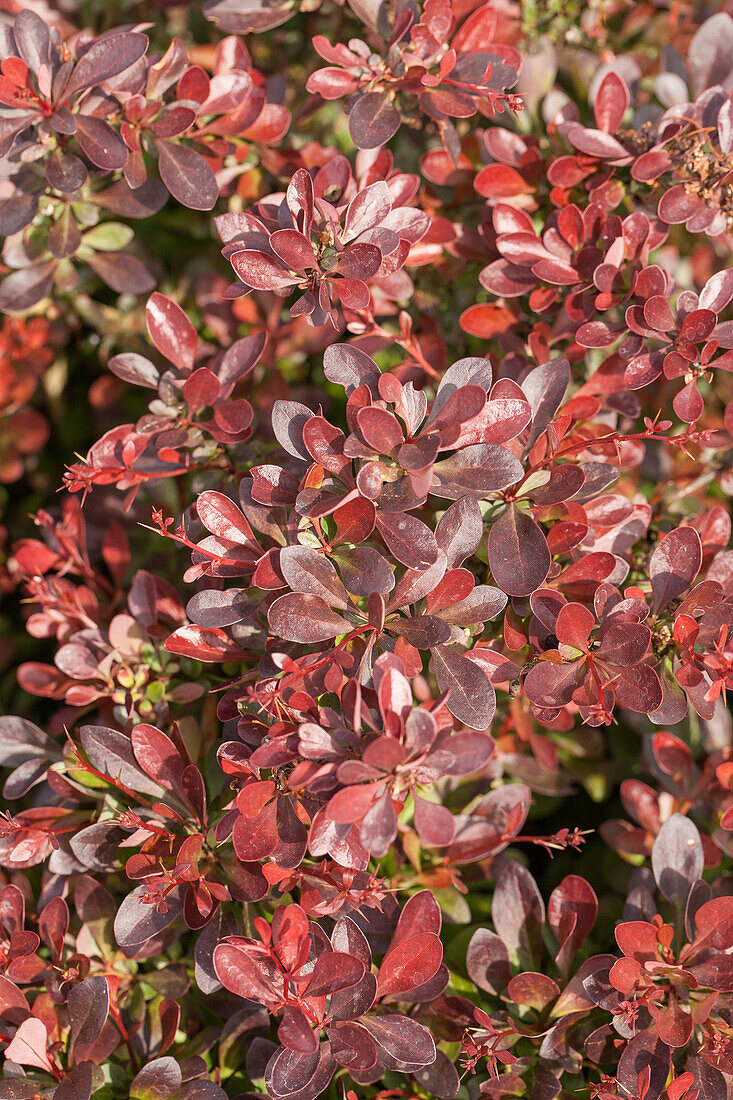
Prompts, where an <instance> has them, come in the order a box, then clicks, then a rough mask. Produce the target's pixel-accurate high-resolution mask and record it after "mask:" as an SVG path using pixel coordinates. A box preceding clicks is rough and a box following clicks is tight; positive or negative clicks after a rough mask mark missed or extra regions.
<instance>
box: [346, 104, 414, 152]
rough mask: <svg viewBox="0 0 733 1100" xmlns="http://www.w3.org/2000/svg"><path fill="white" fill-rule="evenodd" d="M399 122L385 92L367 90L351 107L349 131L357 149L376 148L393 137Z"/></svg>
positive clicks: (398, 114) (397, 113) (398, 116)
mask: <svg viewBox="0 0 733 1100" xmlns="http://www.w3.org/2000/svg"><path fill="white" fill-rule="evenodd" d="M401 122H402V119H401V118H400V113H399V111H397V110H396V109H395V107H393V106H392V103H391V101H390V99H389V97H388V96H387V94H386V93H385V92H367V93H366V95H362V96H360V97H359V99H357V101H356V103H355V104H354V106H353V107H352V109H351V112H350V114H349V133H350V134H351V140H352V141H353V142H354V145H356V147H357V148H358V149H376V148H378V147H379V146H380V145H385V144H386V142H388V141H389V139H390V138H391V137H394V135H395V134H396V133H397V131H398V130H399V128H400V123H401Z"/></svg>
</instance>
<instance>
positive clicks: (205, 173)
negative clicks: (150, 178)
mask: <svg viewBox="0 0 733 1100" xmlns="http://www.w3.org/2000/svg"><path fill="white" fill-rule="evenodd" d="M158 171H159V172H160V178H161V179H162V181H163V183H164V184H165V186H166V187H167V188H168V190H169V191H170V193H171V195H172V196H173V198H174V199H177V200H178V202H180V203H181V205H182V206H187V207H188V208H189V209H190V210H213V208H214V206H215V205H216V200H217V199H218V197H219V187H218V185H217V182H216V178H215V176H214V173H213V171H212V170H211V167H210V165H209V163H208V161H206V160H204V158H203V157H202V156H201V155H200V154H199V153H197V152H196V151H195V150H194V149H189V148H188V146H187V145H178V144H176V143H175V142H173V141H161V142H159V143H158Z"/></svg>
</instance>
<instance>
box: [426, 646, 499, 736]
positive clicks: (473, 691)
mask: <svg viewBox="0 0 733 1100" xmlns="http://www.w3.org/2000/svg"><path fill="white" fill-rule="evenodd" d="M432 664H433V670H434V672H435V677H436V679H437V681H438V687H439V688H440V690H441V691H447V692H449V695H448V699H447V701H446V706H447V707H448V709H449V711H450V712H451V714H453V715H455V717H456V718H457V719H458V720H459V721H460V722H463V724H464V725H466V726H470V728H471V729H476V730H485V729H488V727H489V726H490V725H491V722H492V719H493V717H494V711H495V710H496V698H495V696H494V689H493V687H492V686H491V683H490V681H489V678H488V677H487V675H486V673H485V672H484V671H483V669H482V668H479V666H478V665H476V664H474V663H473V661H469V660H468V658H467V657H464V655H463V654H462V653H461V652H460V651H459V650H457V649H454V648H452V647H450V646H445V645H439V646H437V647H436V648H435V649H434V650H433V654H432Z"/></svg>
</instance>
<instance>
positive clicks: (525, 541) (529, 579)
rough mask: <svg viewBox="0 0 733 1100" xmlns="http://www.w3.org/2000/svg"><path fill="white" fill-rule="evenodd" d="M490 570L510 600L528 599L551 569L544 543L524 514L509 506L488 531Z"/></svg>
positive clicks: (533, 524)
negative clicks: (510, 597)
mask: <svg viewBox="0 0 733 1100" xmlns="http://www.w3.org/2000/svg"><path fill="white" fill-rule="evenodd" d="M488 551H489V566H490V568H491V572H492V574H493V577H494V580H495V581H496V583H497V584H498V585H499V588H501V589H502V590H503V591H504V592H506V593H507V594H508V595H509V596H530V595H531V594H532V593H533V592H534V591H536V589H538V588H539V587H540V585H541V584H543V582H544V580H545V578H546V576H547V574H548V572H549V569H550V563H551V558H550V551H549V549H548V546H547V540H546V539H545V536H544V535H543V534H542V531H541V530H540V528H539V527H538V526H537V524H536V523H535V521H534V520H533V519H532V517H531V516H529V515H528V514H527V513H526V512H523V511H521V510H520V509H519V508H517V507H515V506H513V505H512V506H510V507H509V508H507V510H506V511H505V512H504V513H503V515H501V516H500V517H499V519H498V520H497V521H496V522H495V523H494V524H492V526H491V528H490V529H489V543H488Z"/></svg>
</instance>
